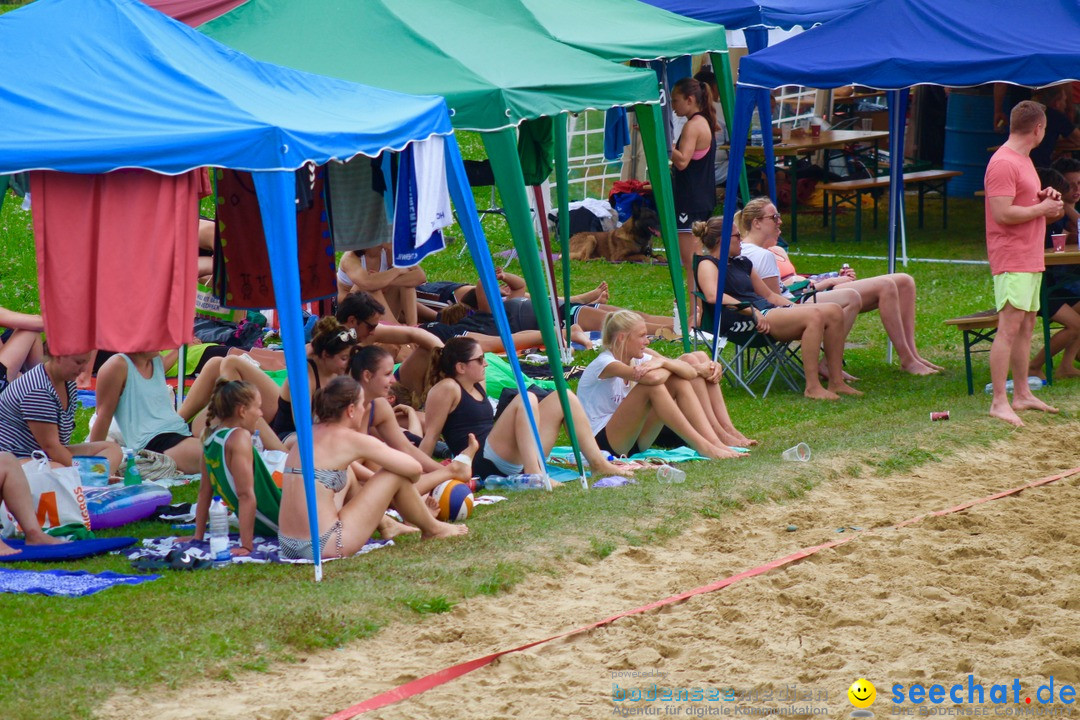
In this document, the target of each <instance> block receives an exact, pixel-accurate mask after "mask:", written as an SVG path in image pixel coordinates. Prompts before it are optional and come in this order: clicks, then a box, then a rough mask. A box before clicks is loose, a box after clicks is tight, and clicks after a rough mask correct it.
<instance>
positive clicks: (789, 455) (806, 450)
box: [783, 442, 810, 462]
mask: <svg viewBox="0 0 1080 720" xmlns="http://www.w3.org/2000/svg"><path fill="white" fill-rule="evenodd" d="M783 458H784V459H785V460H787V461H789V462H806V461H807V460H809V459H810V446H809V445H807V444H806V443H803V442H801V443H799V444H798V445H796V446H795V447H790V448H788V449H787V450H785V451H784V454H783Z"/></svg>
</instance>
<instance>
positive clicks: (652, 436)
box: [578, 281, 756, 458]
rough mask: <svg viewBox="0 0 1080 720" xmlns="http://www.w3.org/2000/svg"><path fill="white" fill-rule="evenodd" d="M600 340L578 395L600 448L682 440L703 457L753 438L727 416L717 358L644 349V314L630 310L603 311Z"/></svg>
mask: <svg viewBox="0 0 1080 720" xmlns="http://www.w3.org/2000/svg"><path fill="white" fill-rule="evenodd" d="M714 285H715V281H714ZM601 342H602V343H603V345H604V351H603V352H602V353H600V354H599V355H598V356H597V357H596V359H595V360H593V361H592V362H591V363H589V366H588V367H586V368H585V373H584V374H583V375H582V376H581V382H580V383H579V384H578V397H580V398H581V404H582V405H584V406H585V412H586V413H588V416H589V425H590V426H591V428H592V431H593V434H594V436H595V437H596V443H597V444H598V445H599V446H600V448H601V449H602V450H606V451H607V452H610V453H612V454H614V455H627V454H631V453H635V452H642V451H644V450H648V449H649V448H650V447H652V446H653V445H661V446H668V447H671V446H678V445H682V444H683V443H686V444H689V445H690V446H691V447H692V448H694V450H696V451H697V452H698V453H699V454H700V455H704V456H705V457H709V458H730V457H741V456H740V455H739V453H737V452H735V451H733V450H731V449H730V448H729V447H728V446H729V445H741V446H745V445H754V444H756V443H755V441H753V440H750V439H748V438H747V437H746V436H745V435H743V434H742V433H740V432H739V431H738V430H736V429H735V426H734V425H733V424H732V422H731V418H730V416H729V415H728V412H727V406H726V405H725V403H724V396H723V394H722V393H721V391H720V385H719V383H720V374H721V368H720V365H719V363H715V362H713V361H712V360H711V359H710V358H709V357H708V356H707V355H705V353H703V352H696V353H690V354H687V355H683V356H682V357H681V358H679V359H678V360H675V359H672V358H667V357H664V356H662V355H658V354H656V353H653V352H651V351H649V350H648V349H647V347H648V344H649V338H648V334H647V331H646V328H645V322H644V321H643V320H642V319H641V318H640V317H639V316H638V315H637V314H636V313H634V312H631V311H630V310H618V311H616V312H613V313H611V314H610V315H608V316H607V319H606V320H604V329H603V331H602V336H601Z"/></svg>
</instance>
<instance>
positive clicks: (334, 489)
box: [278, 376, 468, 560]
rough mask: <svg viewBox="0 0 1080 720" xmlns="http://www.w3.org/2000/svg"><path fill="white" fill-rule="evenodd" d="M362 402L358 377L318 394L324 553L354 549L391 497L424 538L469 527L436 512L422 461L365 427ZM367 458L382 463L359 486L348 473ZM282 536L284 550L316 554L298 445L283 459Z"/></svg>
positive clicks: (315, 430) (316, 441) (300, 555)
mask: <svg viewBox="0 0 1080 720" xmlns="http://www.w3.org/2000/svg"><path fill="white" fill-rule="evenodd" d="M363 404H364V394H363V390H361V388H360V383H358V382H356V381H355V380H353V379H352V378H351V377H347V376H346V377H338V378H334V379H333V380H331V381H330V382H329V383H328V384H327V385H325V386H324V387H323V388H321V389H320V390H318V391H317V392H316V393H315V402H314V413H315V415H316V416H317V417H318V418H319V422H317V423H315V425H314V426H313V427H312V436H313V437H312V444H313V447H314V456H315V498H316V502H317V503H318V508H317V514H318V518H319V533H320V535H319V548H320V551H321V553H322V557H324V558H334V557H337V558H341V557H347V556H349V555H354V554H356V552H357V551H358V550H360V548H362V547H363V546H364V543H366V542H367V541H368V538H370V537H371V533H373V532H374V531H375V529H376V528H377V527H378V526H379V523H380V522H381V520H382V517H383V514H384V513H385V512H386V509H387V508H388V507H390V504H391V503H393V504H394V507H395V508H396V509H397V511H398V512H399V513H401V516H402V517H403V518H404V519H405V521H406V522H408V523H411V524H413V525H415V526H416V527H418V528H420V532H421V533H422V535H423V537H425V538H433V537H449V536H451V535H461V534H464V533H466V532H468V528H466V527H465V526H464V525H450V524H448V523H444V522H439V521H438V520H436V519H435V518H434V517H432V515H431V512H430V511H429V510H428V508H427V506H426V505H424V501H423V500H422V499H420V494H419V493H418V492H417V491H416V487H415V482H416V479H417V478H418V477H419V475H420V471H421V468H420V463H419V462H417V461H416V460H414V459H413V458H411V457H409V456H408V455H406V454H405V453H402V452H398V451H397V450H394V449H392V448H390V447H387V446H386V445H385V444H384V443H382V442H379V441H378V440H376V439H375V438H373V437H371V436H370V435H368V434H366V433H364V432H363V431H362V430H361V428H362V427H363V417H364V416H363ZM366 460H370V461H371V462H372V463H373V464H375V465H377V466H379V467H380V468H382V469H381V470H379V471H378V472H376V473H374V474H373V475H372V476H371V477H370V478H368V479H367V481H366V482H364V483H363V484H362V485H361V484H359V483H358V482H356V480H355V479H354V478H353V479H350V477H349V470H348V468H349V466H350V465H351V464H352V463H354V462H356V461H361V462H363V461H366ZM278 541H279V542H280V543H281V554H282V555H283V556H284V557H287V558H295V559H307V560H311V559H312V558H313V552H312V543H311V534H310V527H309V525H308V514H307V498H306V496H305V494H304V481H303V476H302V475H301V472H300V452H299V450H298V449H297V448H296V447H294V448H293V449H292V450H291V451H290V452H289V456H288V458H286V460H285V478H284V481H283V482H282V487H281V511H280V513H279V516H278Z"/></svg>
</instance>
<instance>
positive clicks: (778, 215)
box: [765, 213, 782, 223]
mask: <svg viewBox="0 0 1080 720" xmlns="http://www.w3.org/2000/svg"><path fill="white" fill-rule="evenodd" d="M765 217H766V218H768V219H769V220H772V221H773V222H774V223H778V222H780V220H781V219H782V218H781V217H780V213H777V214H775V215H766V216H765Z"/></svg>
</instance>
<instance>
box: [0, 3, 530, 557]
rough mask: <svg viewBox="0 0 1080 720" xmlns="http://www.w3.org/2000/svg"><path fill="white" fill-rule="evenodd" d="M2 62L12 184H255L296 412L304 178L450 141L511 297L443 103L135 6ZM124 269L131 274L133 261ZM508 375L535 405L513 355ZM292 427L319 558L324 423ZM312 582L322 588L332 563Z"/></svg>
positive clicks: (52, 12)
mask: <svg viewBox="0 0 1080 720" xmlns="http://www.w3.org/2000/svg"><path fill="white" fill-rule="evenodd" d="M0 62H2V63H3V64H4V65H6V66H7V67H18V68H19V71H18V72H16V73H11V74H10V76H9V77H7V78H6V79H5V80H4V81H3V83H0V118H3V123H2V126H0V174H8V173H16V172H23V171H29V170H56V171H60V172H68V173H85V174H98V173H107V172H110V171H113V170H117V169H120V168H142V169H146V170H151V171H154V172H158V173H163V174H170V175H171V174H179V173H183V172H186V171H189V170H192V169H195V168H200V167H207V166H213V167H225V168H233V169H238V170H247V171H251V172H252V176H253V178H254V181H255V186H256V190H257V193H258V198H259V205H260V212H261V215H262V220H263V226H264V228H265V232H266V243H267V246H268V250H269V256H270V262H271V272H272V277H273V284H274V293H275V300H276V302H277V309H278V311H279V313H280V318H281V330H282V338H283V340H284V343H285V358H286V363H287V367H288V378H289V383H290V385H291V386H292V388H293V392H294V393H296V394H297V396H299V397H306V396H307V395H308V378H307V366H306V363H305V355H304V333H303V327H302V323H301V318H300V282H299V268H298V261H297V247H296V243H297V241H296V212H295V210H294V207H295V176H294V171H295V170H296V169H297V168H299V167H301V166H303V165H304V164H305V163H307V162H314V163H316V164H323V163H326V162H328V161H330V160H332V159H341V160H345V159H349V158H352V157H354V156H356V155H365V156H370V157H374V156H377V155H379V154H380V153H381V152H383V151H388V150H389V151H399V150H402V149H403V148H405V147H406V146H407V145H409V144H410V143H414V142H419V141H427V140H431V139H435V140H441V141H442V142H443V145H444V151H445V159H446V166H447V172H448V175H449V176H450V177H449V180H450V182H449V187H450V194H451V197H452V199H453V202H454V204H455V205H456V206H457V208H458V214H459V220H460V222H461V225H462V229H463V231H464V234H465V238H466V241H467V243H468V245H469V249H470V250H471V251H472V255H473V258H474V261H475V263H476V266H477V269H478V270H479V274H480V279H481V282H482V283H483V284H484V289H485V291H486V292H488V294H489V295H491V296H492V297H497V296H498V292H499V290H498V284H497V282H496V281H495V274H494V267H493V265H492V262H491V255H490V253H489V251H488V248H487V244H486V241H485V239H484V235H483V231H482V229H481V227H480V224H479V221H478V219H477V215H476V208H475V206H474V203H473V197H472V192H471V190H470V188H469V185H468V181H467V180H466V178H465V169H464V165H463V163H462V160H461V155H460V152H459V150H458V146H457V142H456V140H455V139H454V136H453V129H452V128H451V125H450V117H449V113H448V111H447V108H446V104H445V102H444V101H443V99H442V98H439V97H417V96H412V95H404V94H401V93H397V92H391V91H387V90H379V89H374V88H370V87H365V86H362V85H358V84H355V83H351V82H347V81H344V80H337V79H332V78H326V77H322V76H318V75H313V74H310V73H305V72H300V71H297V70H292V69H288V68H284V67H280V66H276V65H271V64H269V63H264V62H257V61H255V60H252V59H251V58H249V57H248V56H246V55H243V54H242V53H239V52H237V51H235V50H233V49H231V48H228V47H226V46H224V45H222V44H220V43H218V42H217V41H215V40H212V39H210V38H208V37H206V36H205V35H202V34H200V33H198V32H195V31H194V30H192V29H190V28H189V27H187V26H186V25H183V24H181V23H179V22H177V21H175V20H172V19H171V18H168V17H166V16H165V15H163V14H161V13H160V12H158V11H157V10H153V9H151V8H150V7H148V6H146V5H144V4H143V3H141V2H138V0H38V2H35V3H33V4H31V5H28V6H26V7H25V8H22V9H19V10H16V11H13V12H10V13H7V14H5V15H3V16H2V17H0ZM107 253H108V250H107V248H106V249H105V251H104V254H107ZM193 260H194V258H193ZM111 262H112V263H113V264H114V265H116V266H119V265H120V264H121V263H122V262H123V260H122V258H111ZM71 301H72V302H74V303H77V302H79V299H78V298H71ZM494 312H495V314H496V320H497V323H498V326H499V330H500V334H501V336H502V340H503V343H504V344H505V346H506V347H508V348H510V347H513V342H512V340H511V338H510V332H509V325H508V324H507V321H506V316H505V313H504V312H503V309H502V305H500V304H496V305H495V307H494ZM53 317H56V315H53ZM48 323H49V314H48V313H46V324H47V325H48ZM48 329H49V328H48V327H47V328H46V330H48ZM87 349H89V348H87ZM511 363H512V365H513V366H514V371H515V374H516V375H517V378H518V383H519V390H520V391H521V392H522V393H523V394H524V392H525V388H524V386H523V384H522V379H521V373H520V368H519V367H518V366H517V361H516V358H515V357H513V355H512V354H511ZM526 408H528V405H526ZM293 412H294V415H295V419H296V428H297V435H298V442H299V447H300V456H301V467H302V469H303V473H304V481H305V485H306V490H307V501H308V515H309V519H310V522H311V527H312V532H311V538H312V542H313V543H315V549H314V554H315V557H316V558H319V557H320V551H319V549H318V544H317V543H318V537H319V532H318V519H317V515H316V505H315V494H314V492H315V490H314V479H313V478H314V472H313V463H312V448H311V440H312V435H311V408H310V407H309V405H308V404H307V403H294V405H293ZM530 420H531V413H530ZM533 431H534V435H535V433H536V430H535V422H534V423H533ZM535 439H536V442H537V445H539V444H540V440H539V436H538V435H536V437H535ZM315 567H316V578H318V577H320V575H321V569H322V568H321V564H320V563H319V561H316V566H315Z"/></svg>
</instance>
